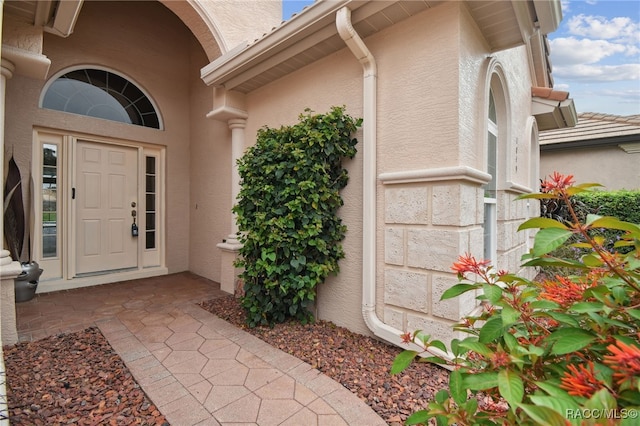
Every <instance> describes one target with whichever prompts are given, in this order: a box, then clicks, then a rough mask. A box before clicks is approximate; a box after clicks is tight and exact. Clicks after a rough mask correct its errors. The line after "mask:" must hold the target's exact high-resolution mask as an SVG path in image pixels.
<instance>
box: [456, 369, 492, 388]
mask: <svg viewBox="0 0 640 426" xmlns="http://www.w3.org/2000/svg"><path fill="white" fill-rule="evenodd" d="M463 383H464V385H465V386H466V387H467V388H468V389H469V390H472V391H479V390H485V389H491V388H495V387H498V373H496V372H488V373H475V374H466V375H465V376H464V379H463Z"/></svg>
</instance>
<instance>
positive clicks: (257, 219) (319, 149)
mask: <svg viewBox="0 0 640 426" xmlns="http://www.w3.org/2000/svg"><path fill="white" fill-rule="evenodd" d="M305 113H306V114H301V115H300V116H299V122H298V123H297V124H295V125H292V126H283V127H281V128H279V129H271V128H268V127H264V128H262V129H260V130H259V131H258V135H257V142H256V144H255V145H254V146H252V147H250V148H249V149H248V150H247V151H246V153H245V154H244V155H243V157H242V158H240V159H239V160H238V171H239V174H240V178H241V188H240V193H239V195H238V202H237V204H236V205H235V206H234V207H233V212H234V213H235V214H236V216H237V221H238V229H239V232H238V238H239V240H240V242H241V243H242V244H243V246H242V248H241V249H240V255H241V256H240V260H238V261H237V262H236V266H238V267H241V268H243V272H242V273H241V275H240V277H241V279H242V280H243V281H244V295H243V296H242V299H241V303H242V306H243V308H244V309H245V311H246V313H247V321H248V324H249V326H251V327H255V326H257V325H273V324H275V323H278V322H284V321H285V320H287V319H289V318H294V319H297V320H299V321H301V322H303V323H306V322H309V321H312V320H313V314H312V313H311V312H310V310H309V306H310V305H311V303H312V302H313V300H315V296H316V286H317V285H318V284H320V283H322V282H324V280H325V279H326V278H327V277H328V276H329V274H337V273H338V271H339V266H338V261H339V260H340V259H342V258H343V257H344V251H343V248H342V244H341V241H342V240H343V239H344V236H345V232H346V226H345V225H344V224H343V223H342V220H341V219H340V217H339V216H338V214H337V212H338V209H339V208H340V206H342V205H343V204H344V202H343V200H342V197H341V196H340V193H339V192H340V190H341V189H342V188H344V187H345V186H346V185H347V181H348V178H349V176H348V172H347V170H346V169H344V168H343V167H342V160H343V159H344V158H349V159H350V158H353V157H354V156H355V154H356V148H355V145H356V144H357V142H358V141H357V140H356V139H354V138H352V135H353V134H354V133H355V132H356V130H357V129H358V128H359V127H360V126H361V125H362V119H355V118H352V117H350V116H349V115H347V114H345V110H344V107H333V108H331V110H330V111H329V112H328V113H326V114H312V113H311V111H310V110H308V109H307V110H305Z"/></svg>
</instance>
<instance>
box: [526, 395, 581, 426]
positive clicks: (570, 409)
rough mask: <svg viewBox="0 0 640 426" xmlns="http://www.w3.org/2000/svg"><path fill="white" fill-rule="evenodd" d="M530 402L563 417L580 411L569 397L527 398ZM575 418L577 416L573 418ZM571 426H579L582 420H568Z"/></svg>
mask: <svg viewBox="0 0 640 426" xmlns="http://www.w3.org/2000/svg"><path fill="white" fill-rule="evenodd" d="M529 399H530V400H531V402H533V403H534V404H535V405H537V406H542V407H548V408H551V409H552V410H553V411H555V412H557V413H561V414H563V415H564V416H566V415H567V413H576V412H577V411H578V410H579V409H580V405H578V403H577V402H576V401H575V400H574V399H573V398H571V397H569V396H568V395H566V394H565V397H563V398H560V397H554V396H543V395H532V396H530V397H529ZM575 417H577V416H575ZM568 420H569V421H570V422H571V424H572V425H576V426H579V425H580V423H581V422H582V419H579V418H568Z"/></svg>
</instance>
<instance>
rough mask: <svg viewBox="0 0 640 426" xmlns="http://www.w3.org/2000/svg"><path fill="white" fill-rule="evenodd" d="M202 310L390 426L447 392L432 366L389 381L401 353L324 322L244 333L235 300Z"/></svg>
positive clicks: (441, 373)
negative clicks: (321, 377) (287, 357)
mask: <svg viewBox="0 0 640 426" xmlns="http://www.w3.org/2000/svg"><path fill="white" fill-rule="evenodd" d="M200 306H201V307H202V308H204V309H206V310H207V311H209V312H211V313H213V314H215V315H217V316H218V317H220V318H222V319H224V320H225V321H227V322H229V323H231V324H233V325H235V326H237V327H240V328H242V329H244V330H245V331H247V332H249V333H251V334H253V335H254V336H257V337H259V338H260V339H262V340H264V341H265V342H267V343H269V344H270V345H272V346H274V347H276V348H278V349H280V350H282V351H284V352H287V353H289V354H291V355H293V356H295V357H297V358H299V359H301V360H303V361H305V362H307V363H309V364H311V365H312V366H313V367H315V368H317V369H318V370H320V371H321V372H323V373H324V374H326V375H327V376H329V377H331V378H332V379H334V380H335V381H337V382H339V383H340V384H342V385H343V386H344V387H345V388H347V389H349V390H350V391H351V392H353V393H355V394H356V395H358V396H359V397H360V399H362V400H363V401H365V402H366V403H367V404H368V405H369V406H370V407H371V408H373V410H374V411H376V412H377V413H378V415H379V416H380V417H382V418H383V419H384V420H385V421H386V422H387V423H389V424H392V425H396V424H401V423H404V420H405V419H406V418H407V417H408V416H409V415H411V414H412V413H413V412H415V411H417V410H421V409H425V408H426V406H427V404H428V403H429V401H430V400H432V399H433V397H434V395H435V394H436V393H437V392H438V391H439V390H440V389H446V388H448V382H449V374H448V371H447V370H445V369H444V368H441V367H438V366H436V365H433V364H428V363H415V362H414V363H413V364H412V365H411V366H409V367H408V368H407V369H406V370H405V371H404V372H402V373H400V374H397V375H394V376H392V375H391V374H390V373H389V370H390V368H391V365H392V363H393V360H394V359H395V357H396V355H398V354H399V353H400V352H401V351H402V349H400V348H398V347H396V346H392V345H389V344H386V343H384V342H381V341H379V340H377V339H374V338H371V337H367V336H363V335H361V334H357V333H353V332H351V331H349V330H347V329H345V328H342V327H338V326H336V325H335V324H333V323H330V322H327V321H317V322H315V323H313V324H307V325H302V324H299V323H297V322H287V323H284V324H277V325H275V326H274V327H273V328H269V327H256V328H248V327H247V326H246V324H245V318H246V317H245V314H244V311H243V309H242V307H241V306H240V303H239V300H238V299H236V298H235V297H233V296H226V297H221V298H218V299H213V300H209V301H206V302H202V303H200Z"/></svg>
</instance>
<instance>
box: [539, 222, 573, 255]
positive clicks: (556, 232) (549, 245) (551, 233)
mask: <svg viewBox="0 0 640 426" xmlns="http://www.w3.org/2000/svg"><path fill="white" fill-rule="evenodd" d="M571 235H573V233H572V232H571V231H569V230H566V229H561V228H546V229H541V230H540V231H538V233H537V234H536V236H535V239H534V243H533V254H534V256H542V255H543V254H547V253H549V252H551V251H553V250H555V249H557V248H558V247H560V246H561V245H562V244H564V242H565V241H567V240H568V239H569V237H571Z"/></svg>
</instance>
